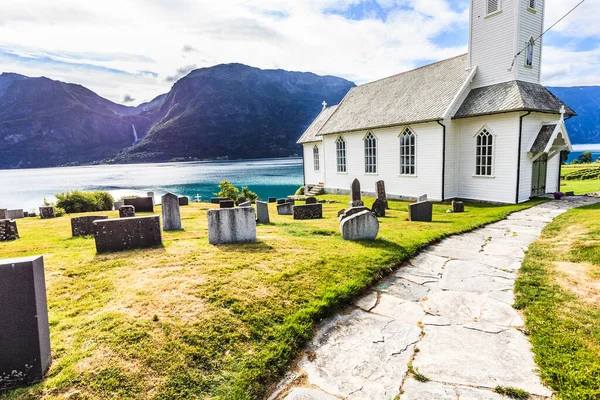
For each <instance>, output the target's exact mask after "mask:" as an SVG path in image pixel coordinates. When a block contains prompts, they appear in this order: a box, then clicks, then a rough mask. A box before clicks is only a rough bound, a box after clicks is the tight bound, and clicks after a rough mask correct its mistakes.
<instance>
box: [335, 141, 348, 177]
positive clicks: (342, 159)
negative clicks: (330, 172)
mask: <svg viewBox="0 0 600 400" xmlns="http://www.w3.org/2000/svg"><path fill="white" fill-rule="evenodd" d="M335 155H336V159H337V172H346V140H345V139H344V137H343V136H340V137H338V138H337V140H336V141H335Z"/></svg>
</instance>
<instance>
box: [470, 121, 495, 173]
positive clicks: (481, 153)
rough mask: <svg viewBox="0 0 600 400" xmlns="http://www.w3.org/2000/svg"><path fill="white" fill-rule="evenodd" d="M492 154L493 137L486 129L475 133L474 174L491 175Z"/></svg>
mask: <svg viewBox="0 0 600 400" xmlns="http://www.w3.org/2000/svg"><path fill="white" fill-rule="evenodd" d="M493 155H494V137H493V136H492V134H491V133H490V132H488V130H487V129H483V130H482V131H481V132H479V134H478V135H477V159H476V163H475V175H477V176H492V165H493Z"/></svg>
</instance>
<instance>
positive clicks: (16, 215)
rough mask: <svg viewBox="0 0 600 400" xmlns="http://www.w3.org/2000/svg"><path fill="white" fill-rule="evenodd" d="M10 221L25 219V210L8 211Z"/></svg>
mask: <svg viewBox="0 0 600 400" xmlns="http://www.w3.org/2000/svg"><path fill="white" fill-rule="evenodd" d="M7 218H8V219H20V218H25V214H23V210H8V215H7Z"/></svg>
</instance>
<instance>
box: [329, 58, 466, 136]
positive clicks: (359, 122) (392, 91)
mask: <svg viewBox="0 0 600 400" xmlns="http://www.w3.org/2000/svg"><path fill="white" fill-rule="evenodd" d="M467 68H468V58H467V55H466V54H464V55H461V56H458V57H454V58H450V59H448V60H444V61H440V62H437V63H435V64H430V65H427V66H424V67H421V68H417V69H415V70H412V71H408V72H404V73H401V74H398V75H394V76H391V77H389V78H385V79H381V80H378V81H375V82H371V83H367V84H364V85H361V86H357V87H354V88H352V89H351V90H350V91H349V92H348V94H347V95H346V97H344V100H342V102H341V103H340V104H339V106H338V108H337V110H336V111H335V112H334V113H333V115H331V118H329V120H328V121H327V122H326V123H325V125H324V126H323V127H322V129H321V131H320V133H319V135H327V134H332V133H340V132H349V131H357V130H363V129H373V128H381V127H386V126H394V125H403V124H409V123H416V122H425V121H434V120H439V119H441V118H442V117H443V116H444V113H445V112H446V110H447V109H448V107H449V106H450V104H451V103H452V100H454V98H455V96H456V95H457V93H458V92H459V91H460V89H461V87H462V86H463V84H464V83H465V81H466V80H467V77H468V76H469V72H470V71H469V70H467Z"/></svg>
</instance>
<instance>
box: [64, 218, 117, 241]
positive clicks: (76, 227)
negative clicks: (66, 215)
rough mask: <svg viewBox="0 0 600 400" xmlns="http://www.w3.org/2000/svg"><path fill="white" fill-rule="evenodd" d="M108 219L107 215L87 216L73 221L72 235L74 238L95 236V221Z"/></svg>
mask: <svg viewBox="0 0 600 400" xmlns="http://www.w3.org/2000/svg"><path fill="white" fill-rule="evenodd" d="M99 219H108V216H106V215H86V216H84V217H76V218H72V219H71V234H72V235H73V237H77V236H88V235H93V234H94V221H96V220H99Z"/></svg>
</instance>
